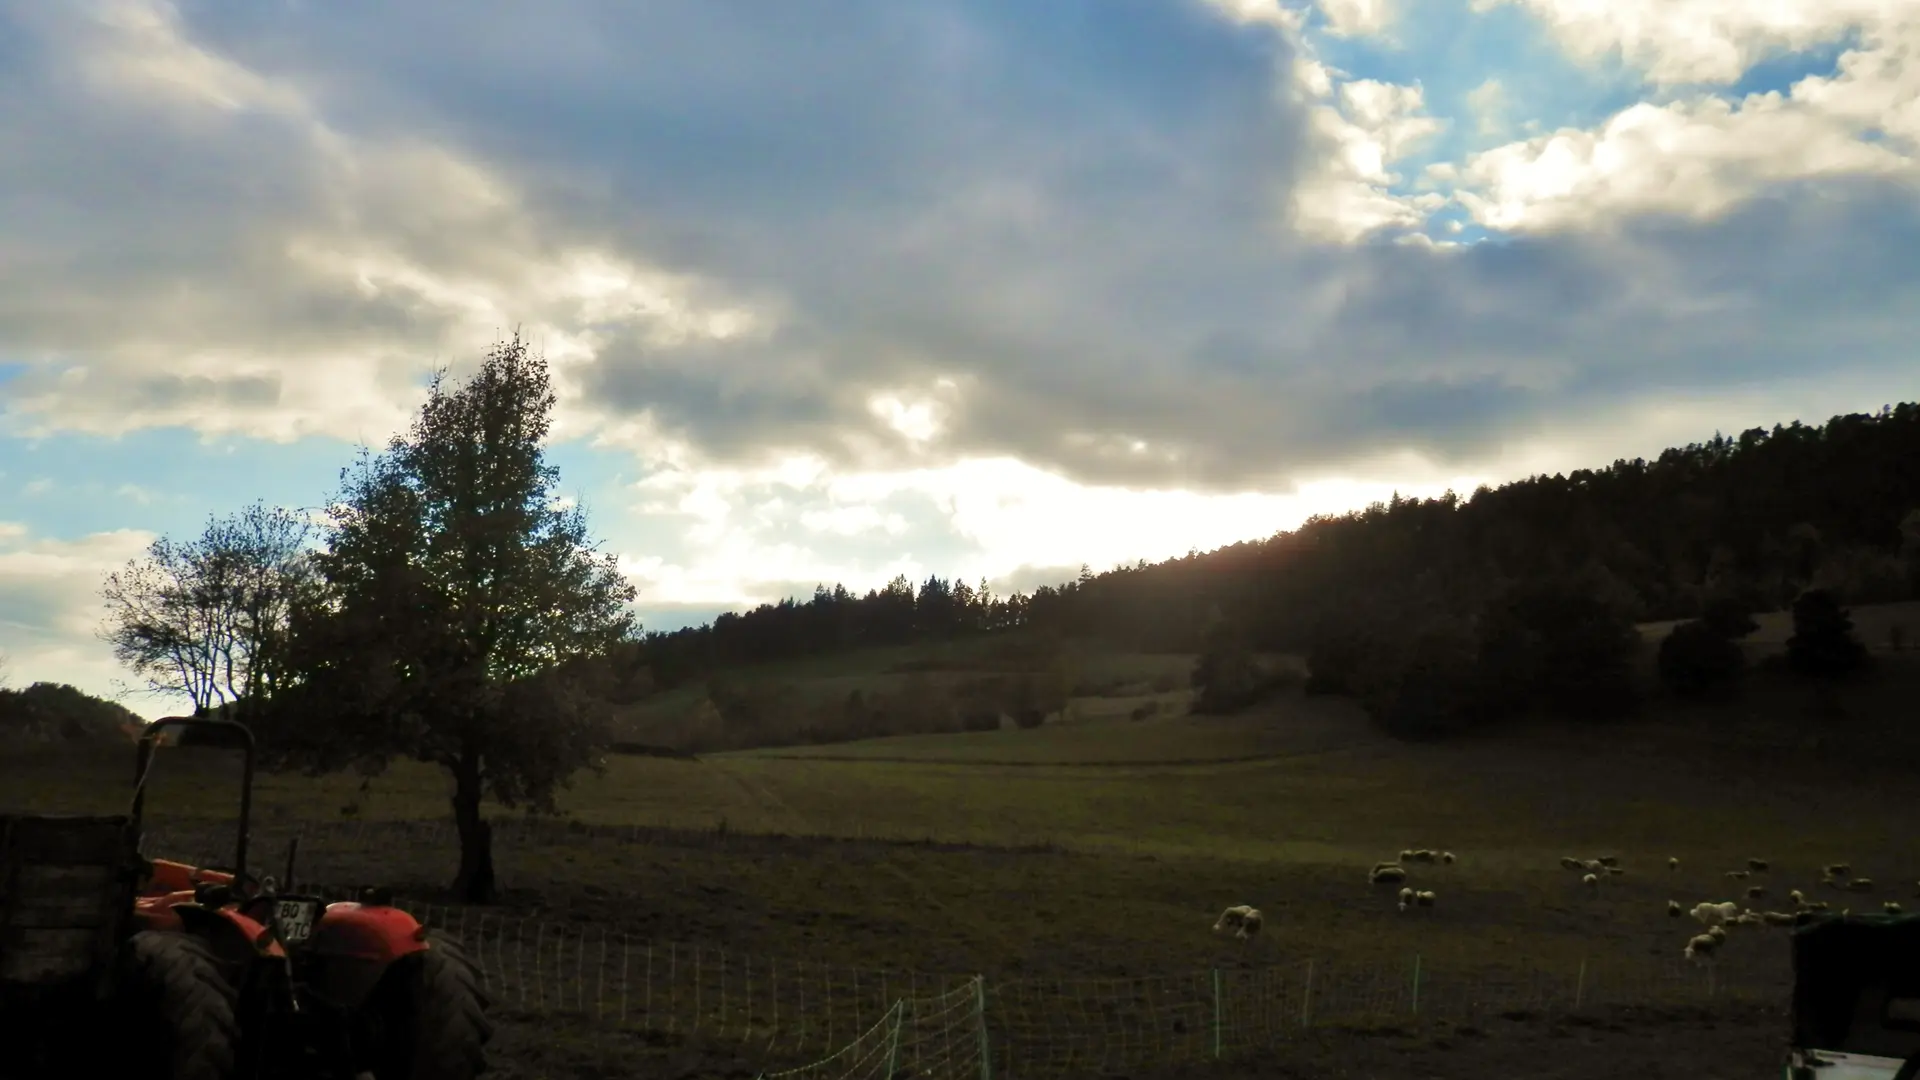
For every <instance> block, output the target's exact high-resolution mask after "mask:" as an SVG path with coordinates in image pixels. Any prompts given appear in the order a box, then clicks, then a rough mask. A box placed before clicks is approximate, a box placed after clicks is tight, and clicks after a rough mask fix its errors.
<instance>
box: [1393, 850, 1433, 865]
mask: <svg viewBox="0 0 1920 1080" xmlns="http://www.w3.org/2000/svg"><path fill="white" fill-rule="evenodd" d="M1437 858H1439V853H1438V852H1434V851H1429V850H1427V849H1426V848H1418V849H1415V848H1408V849H1407V850H1405V851H1403V852H1401V853H1400V861H1401V862H1403V863H1404V862H1424V863H1430V862H1432V861H1434V860H1435V859H1437Z"/></svg>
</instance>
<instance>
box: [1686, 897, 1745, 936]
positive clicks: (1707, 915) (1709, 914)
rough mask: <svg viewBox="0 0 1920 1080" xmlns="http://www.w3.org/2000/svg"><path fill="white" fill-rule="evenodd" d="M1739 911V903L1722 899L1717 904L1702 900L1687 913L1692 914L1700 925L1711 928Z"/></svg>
mask: <svg viewBox="0 0 1920 1080" xmlns="http://www.w3.org/2000/svg"><path fill="white" fill-rule="evenodd" d="M1739 913H1740V905H1738V904H1736V903H1734V902H1733V901H1731V900H1723V901H1721V902H1720V903H1717V904H1714V903H1708V902H1706V901H1702V902H1700V903H1698V904H1695V905H1694V906H1693V910H1692V911H1690V912H1688V913H1687V914H1689V915H1692V916H1693V917H1694V918H1695V919H1696V920H1698V921H1699V923H1700V924H1701V925H1702V926H1705V927H1706V928H1707V929H1709V930H1711V929H1714V928H1715V927H1718V926H1719V925H1720V924H1721V923H1724V922H1726V921H1727V920H1728V919H1731V918H1733V917H1734V916H1735V915H1737V914H1739Z"/></svg>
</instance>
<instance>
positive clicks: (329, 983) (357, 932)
mask: <svg viewBox="0 0 1920 1080" xmlns="http://www.w3.org/2000/svg"><path fill="white" fill-rule="evenodd" d="M426 950H427V941H426V928H425V927H423V926H421V925H420V922H419V920H417V919H415V918H414V917H413V916H412V915H409V914H407V913H406V912H405V911H402V910H400V909H399V908H397V907H387V906H385V905H382V904H360V903H353V902H345V903H337V904H328V905H327V909H326V910H325V911H324V912H321V914H320V921H319V922H318V923H317V924H316V925H315V926H314V928H313V936H312V937H310V938H308V939H307V946H306V948H305V949H304V950H303V951H304V952H306V953H308V954H309V955H311V956H312V957H313V958H314V959H315V960H316V961H317V962H318V963H317V964H316V968H317V970H316V972H315V974H314V977H313V978H312V979H311V980H310V985H311V986H312V988H313V990H314V992H315V993H317V994H319V995H320V996H321V997H323V998H325V999H326V1000H327V1001H329V1002H331V1003H333V1004H334V1005H337V1006H341V1007H343V1008H351V1007H353V1006H355V1005H358V1004H360V1003H361V1002H362V1001H364V1000H365V999H366V996H367V995H368V994H370V993H372V992H373V988H374V985H375V984H376V983H378V982H379V981H380V977H381V976H382V975H384V974H386V972H387V968H389V967H391V966H392V965H393V963H394V961H396V960H399V959H401V958H403V957H407V956H412V955H413V954H415V953H419V952H425V951H426Z"/></svg>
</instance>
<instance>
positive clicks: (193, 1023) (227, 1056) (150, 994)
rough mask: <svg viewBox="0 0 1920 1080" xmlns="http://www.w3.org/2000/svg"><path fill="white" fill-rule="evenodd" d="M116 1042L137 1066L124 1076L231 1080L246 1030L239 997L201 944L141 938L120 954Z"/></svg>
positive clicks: (150, 933) (153, 933)
mask: <svg viewBox="0 0 1920 1080" xmlns="http://www.w3.org/2000/svg"><path fill="white" fill-rule="evenodd" d="M113 1005H114V1013H115V1019H116V1021H117V1026H116V1027H115V1029H114V1032H115V1033H114V1035H113V1036H112V1038H113V1040H114V1041H115V1042H118V1043H120V1046H121V1048H122V1049H123V1051H124V1052H125V1053H126V1054H127V1055H128V1056H129V1057H130V1058H132V1059H133V1062H132V1064H133V1069H132V1071H130V1072H128V1073H127V1074H126V1075H130V1076H131V1075H139V1076H142V1077H149V1078H151V1080H231V1078H232V1077H233V1075H234V1072H235V1064H236V1049H237V1048H238V1046H239V1043H240V1025H239V1022H238V1020H237V1019H236V1017H235V994H234V991H233V987H231V986H230V985H228V983H227V979H226V976H225V975H223V974H222V973H221V970H220V963H219V961H218V960H215V959H214V956H213V952H212V951H211V950H209V949H208V948H207V946H206V944H205V943H204V942H202V941H201V940H200V939H199V938H196V937H192V936H189V935H187V934H181V933H171V932H167V931H160V930H143V931H140V932H139V933H137V934H134V935H133V936H132V937H130V938H128V939H127V942H126V944H125V945H123V946H122V947H121V950H120V956H119V960H118V964H117V967H116V969H115V972H114V1001H113Z"/></svg>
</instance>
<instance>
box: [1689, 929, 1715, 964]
mask: <svg viewBox="0 0 1920 1080" xmlns="http://www.w3.org/2000/svg"><path fill="white" fill-rule="evenodd" d="M1719 947H1720V939H1719V938H1717V937H1714V936H1713V935H1712V934H1695V935H1694V936H1693V937H1692V938H1690V939H1688V941H1687V948H1686V950H1685V952H1684V953H1683V954H1682V955H1684V956H1685V957H1686V958H1687V959H1688V960H1691V961H1693V962H1695V963H1703V962H1705V961H1707V960H1710V959H1712V958H1713V950H1715V949H1717V948H1719Z"/></svg>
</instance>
